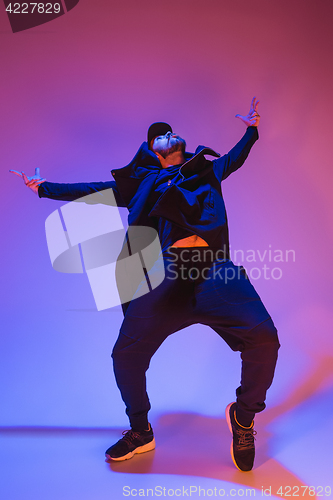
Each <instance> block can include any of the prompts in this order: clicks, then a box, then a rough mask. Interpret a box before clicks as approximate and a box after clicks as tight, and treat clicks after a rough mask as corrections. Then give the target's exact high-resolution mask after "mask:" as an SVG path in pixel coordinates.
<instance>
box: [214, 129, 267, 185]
mask: <svg viewBox="0 0 333 500" xmlns="http://www.w3.org/2000/svg"><path fill="white" fill-rule="evenodd" d="M258 138H259V134H258V129H257V127H248V128H247V129H246V132H245V134H244V135H243V137H242V138H241V140H240V141H239V142H238V143H237V144H236V146H234V147H233V148H232V149H231V150H230V151H229V153H228V154H226V155H224V156H221V157H220V158H218V159H217V160H213V163H214V173H215V175H216V177H217V178H218V180H219V181H220V182H221V181H223V180H224V179H226V178H227V177H228V176H229V175H230V174H231V173H232V172H235V170H237V169H239V167H241V166H242V165H243V163H244V161H245V160H246V158H247V157H248V154H249V152H250V149H251V148H252V146H253V144H254V143H255V142H256V141H257V140H258Z"/></svg>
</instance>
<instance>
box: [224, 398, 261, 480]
mask: <svg viewBox="0 0 333 500" xmlns="http://www.w3.org/2000/svg"><path fill="white" fill-rule="evenodd" d="M236 408H237V403H230V404H229V405H228V406H227V408H226V410H225V415H226V419H227V423H228V427H229V429H230V432H231V433H232V442H231V449H230V453H231V457H232V460H233V462H234V464H235V465H236V467H237V469H239V470H240V471H242V472H248V471H250V470H251V469H252V467H253V462H254V454H255V448H254V439H255V437H254V436H255V435H256V434H257V433H256V431H255V430H253V425H254V422H253V421H252V424H251V426H250V427H243V426H242V425H240V424H239V423H238V422H237V420H236Z"/></svg>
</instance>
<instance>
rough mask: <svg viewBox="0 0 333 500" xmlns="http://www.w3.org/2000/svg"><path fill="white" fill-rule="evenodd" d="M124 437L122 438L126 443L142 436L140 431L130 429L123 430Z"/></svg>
mask: <svg viewBox="0 0 333 500" xmlns="http://www.w3.org/2000/svg"><path fill="white" fill-rule="evenodd" d="M122 434H123V436H124V437H123V438H121V440H122V441H125V442H126V443H128V444H130V443H131V442H132V441H134V439H137V438H139V437H140V432H134V431H133V430H132V429H130V430H129V431H123V432H122Z"/></svg>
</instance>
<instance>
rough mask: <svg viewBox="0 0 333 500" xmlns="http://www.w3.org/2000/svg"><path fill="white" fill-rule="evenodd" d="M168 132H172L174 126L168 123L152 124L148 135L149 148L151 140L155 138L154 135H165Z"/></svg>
mask: <svg viewBox="0 0 333 500" xmlns="http://www.w3.org/2000/svg"><path fill="white" fill-rule="evenodd" d="M167 132H172V128H171V127H170V125H168V123H164V122H156V123H153V124H152V125H150V127H149V129H148V137H147V141H148V148H149V149H150V142H151V140H152V139H154V137H157V136H159V135H165V134H166V133H167Z"/></svg>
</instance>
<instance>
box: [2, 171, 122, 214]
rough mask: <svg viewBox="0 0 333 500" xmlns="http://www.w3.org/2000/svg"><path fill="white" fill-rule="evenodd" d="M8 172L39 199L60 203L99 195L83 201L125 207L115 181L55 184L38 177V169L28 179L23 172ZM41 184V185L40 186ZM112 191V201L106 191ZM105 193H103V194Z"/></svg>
mask: <svg viewBox="0 0 333 500" xmlns="http://www.w3.org/2000/svg"><path fill="white" fill-rule="evenodd" d="M10 172H12V173H14V174H16V175H18V176H20V177H22V178H23V180H24V182H25V185H26V186H28V187H29V188H30V189H31V190H32V191H33V192H34V193H35V194H37V195H38V196H39V197H40V198H50V199H52V200H60V201H75V200H78V199H80V198H83V197H85V196H88V195H90V194H93V193H99V195H100V196H99V195H97V197H95V198H94V199H92V198H87V199H83V201H86V202H87V203H102V204H106V205H110V204H112V205H114V204H116V206H118V207H126V204H125V203H124V201H123V199H122V197H121V196H120V193H119V191H118V188H117V185H116V183H115V181H107V182H80V183H71V184H62V183H57V182H48V181H46V179H42V178H41V177H40V173H39V168H36V169H35V175H34V176H33V177H28V176H27V175H25V173H24V172H18V171H16V170H10ZM42 184H43V185H42ZM109 189H112V191H113V194H114V199H115V203H114V201H112V200H113V198H110V196H108V192H107V191H106V190H109ZM103 191H105V193H103Z"/></svg>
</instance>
